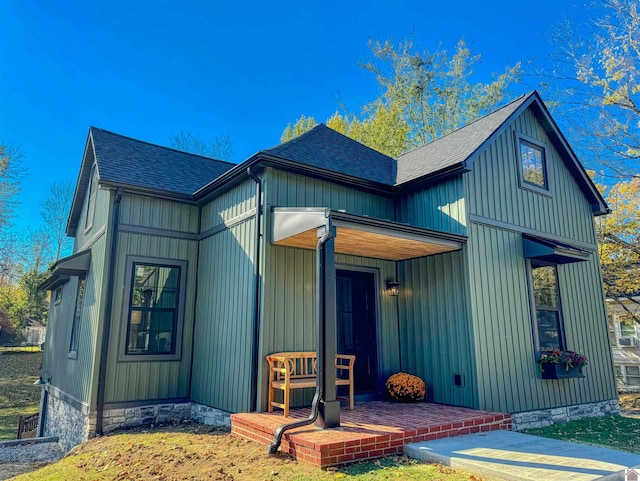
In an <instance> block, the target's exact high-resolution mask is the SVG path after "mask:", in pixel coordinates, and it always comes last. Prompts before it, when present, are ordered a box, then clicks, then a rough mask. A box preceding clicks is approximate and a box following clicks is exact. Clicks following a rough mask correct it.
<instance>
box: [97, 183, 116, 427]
mask: <svg viewBox="0 0 640 481" xmlns="http://www.w3.org/2000/svg"><path fill="white" fill-rule="evenodd" d="M121 199H122V189H118V190H117V191H116V200H115V202H114V206H113V224H112V226H111V232H112V235H111V246H110V249H109V266H108V267H107V269H108V272H107V294H106V307H105V312H104V329H103V331H102V348H101V351H100V367H99V371H98V401H97V406H96V410H97V412H96V434H102V414H103V413H102V411H103V409H104V393H105V384H106V377H107V358H108V354H109V334H110V332H111V311H112V304H113V289H114V287H113V286H114V279H113V277H114V275H115V269H114V266H115V263H116V253H117V246H118V224H119V223H120V200H121Z"/></svg>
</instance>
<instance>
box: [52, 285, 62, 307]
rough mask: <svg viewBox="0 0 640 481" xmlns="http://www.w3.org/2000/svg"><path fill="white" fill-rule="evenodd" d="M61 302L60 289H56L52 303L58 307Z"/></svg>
mask: <svg viewBox="0 0 640 481" xmlns="http://www.w3.org/2000/svg"><path fill="white" fill-rule="evenodd" d="M61 302H62V287H58V288H57V289H56V291H55V293H54V294H53V303H54V304H55V305H58V304H60V303H61Z"/></svg>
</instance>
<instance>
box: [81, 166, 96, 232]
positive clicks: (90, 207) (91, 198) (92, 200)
mask: <svg viewBox="0 0 640 481" xmlns="http://www.w3.org/2000/svg"><path fill="white" fill-rule="evenodd" d="M97 190H98V172H97V171H96V164H93V165H92V166H91V176H90V178H89V191H88V192H87V199H88V200H87V212H86V217H85V219H84V230H85V232H86V231H88V230H89V229H91V227H93V216H94V214H95V211H96V195H97V194H96V192H97Z"/></svg>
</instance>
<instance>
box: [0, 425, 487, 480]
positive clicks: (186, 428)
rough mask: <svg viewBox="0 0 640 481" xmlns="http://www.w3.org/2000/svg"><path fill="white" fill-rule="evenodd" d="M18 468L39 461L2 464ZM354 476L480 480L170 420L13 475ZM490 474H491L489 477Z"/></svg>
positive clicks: (154, 477) (115, 477)
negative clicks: (338, 460)
mask: <svg viewBox="0 0 640 481" xmlns="http://www.w3.org/2000/svg"><path fill="white" fill-rule="evenodd" d="M5 466H6V467H7V468H8V469H11V470H13V471H7V473H9V472H11V473H13V475H17V474H18V470H21V469H34V467H33V466H30V467H27V466H24V465H23V466H11V465H4V466H3V465H0V472H3V473H4V471H3V469H4V468H5ZM346 477H348V478H350V479H353V481H378V480H387V479H398V480H400V479H402V480H440V481H479V480H482V479H483V478H481V477H479V476H475V475H473V474H471V473H467V472H464V471H460V470H457V469H452V468H448V467H445V466H441V465H436V464H423V463H419V462H416V461H413V460H410V459H408V458H406V457H402V456H399V457H390V458H386V459H381V460H375V461H371V462H368V463H362V464H357V465H354V466H352V467H348V468H345V469H340V470H337V469H333V470H327V471H321V470H319V469H316V468H313V467H311V466H308V465H305V464H299V463H297V462H296V461H295V460H294V459H292V458H291V457H289V456H288V455H285V454H282V453H278V454H276V455H275V456H271V457H268V456H266V448H265V446H262V445H261V444H258V443H255V442H252V441H247V440H244V439H242V438H239V437H237V436H234V435H232V434H230V433H229V432H228V431H220V430H216V429H214V428H211V427H209V426H203V425H201V424H197V423H193V422H182V423H172V424H169V425H160V426H155V427H151V428H140V429H135V430H127V431H122V432H120V433H113V434H109V435H106V436H102V437H98V438H95V439H92V440H89V441H88V442H86V443H84V444H83V445H81V446H78V447H77V448H75V449H73V450H72V451H71V452H70V453H68V455H67V456H66V457H64V458H63V459H62V460H60V461H58V462H57V463H54V464H50V465H48V466H46V467H44V468H42V469H40V470H38V471H31V472H27V473H26V474H23V475H21V476H17V477H16V478H13V479H14V480H15V481H45V480H47V481H49V480H56V481H58V480H65V481H66V480H73V481H125V480H145V481H146V480H158V481H178V480H188V481H196V480H219V481H231V480H246V481H333V480H337V479H341V478H346ZM484 479H485V480H487V478H484Z"/></svg>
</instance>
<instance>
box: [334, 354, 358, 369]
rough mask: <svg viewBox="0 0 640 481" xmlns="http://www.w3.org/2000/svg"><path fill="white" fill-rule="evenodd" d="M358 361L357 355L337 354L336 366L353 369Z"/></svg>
mask: <svg viewBox="0 0 640 481" xmlns="http://www.w3.org/2000/svg"><path fill="white" fill-rule="evenodd" d="M355 361H356V356H354V355H352V354H336V368H338V369H351V368H353V363H354V362H355Z"/></svg>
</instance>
